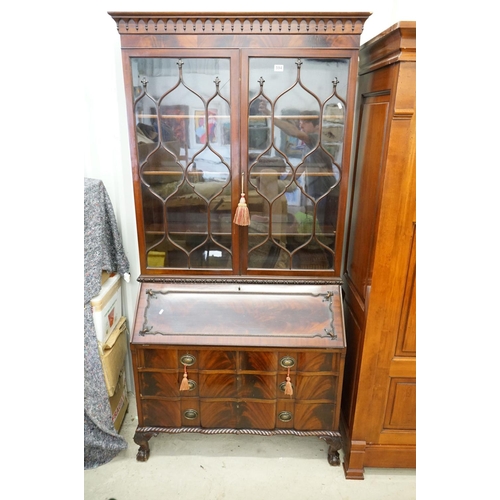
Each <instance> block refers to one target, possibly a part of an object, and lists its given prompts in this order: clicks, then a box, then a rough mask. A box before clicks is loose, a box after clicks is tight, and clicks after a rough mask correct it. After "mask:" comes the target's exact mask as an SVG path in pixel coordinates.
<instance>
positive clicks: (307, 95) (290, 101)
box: [248, 58, 348, 270]
mask: <svg viewBox="0 0 500 500" xmlns="http://www.w3.org/2000/svg"><path fill="white" fill-rule="evenodd" d="M347 77H348V61H347V60H345V59H296V58H293V59H292V58H251V59H250V71H249V88H250V93H249V102H248V110H249V123H248V143H249V154H248V171H249V176H248V182H249V189H248V193H249V208H250V214H251V215H250V220H251V222H250V227H249V249H248V251H249V256H248V262H249V268H263V269H269V268H275V269H276V268H279V269H283V268H284V269H303V270H307V269H311V270H312V269H323V270H333V265H334V260H335V259H334V256H335V254H334V251H335V236H336V227H337V218H338V196H339V192H340V182H341V180H342V147H343V139H344V121H345V98H346V90H347Z"/></svg>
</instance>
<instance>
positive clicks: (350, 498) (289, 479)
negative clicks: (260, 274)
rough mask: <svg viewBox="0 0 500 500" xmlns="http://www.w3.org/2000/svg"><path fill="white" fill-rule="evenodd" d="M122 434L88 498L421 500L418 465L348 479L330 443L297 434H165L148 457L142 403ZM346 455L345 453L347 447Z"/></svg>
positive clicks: (90, 483)
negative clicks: (122, 446) (138, 433)
mask: <svg viewBox="0 0 500 500" xmlns="http://www.w3.org/2000/svg"><path fill="white" fill-rule="evenodd" d="M131 396H132V397H131V404H130V406H129V409H128V412H127V414H126V416H125V420H124V423H123V425H122V428H121V431H120V433H121V434H122V435H123V436H124V437H125V439H126V440H127V442H128V443H129V446H128V448H127V449H126V450H124V451H123V452H121V453H120V454H119V455H118V456H117V457H115V458H114V459H113V460H112V461H111V462H109V463H108V464H105V465H103V466H101V467H98V468H96V469H91V470H86V471H84V488H85V500H109V499H115V500H167V499H171V500H174V499H179V500H181V499H182V500H222V499H224V500H247V499H248V500H250V499H252V500H268V499H272V498H276V499H280V498H282V499H286V500H309V499H310V500H319V499H340V500H414V499H415V498H416V471H415V470H414V469H372V468H367V469H366V470H365V479H364V480H362V481H359V480H349V481H348V480H346V479H345V477H344V472H343V468H342V466H340V467H332V466H330V465H329V463H328V461H327V449H328V446H327V445H326V443H325V442H324V441H322V440H320V439H318V438H315V437H312V438H308V437H307V438H305V437H296V436H271V437H266V436H253V435H227V434H224V435H206V434H158V436H156V437H153V438H152V439H151V440H150V448H151V455H150V458H149V460H148V461H147V462H138V461H137V460H136V458H135V456H136V453H137V450H138V446H137V445H136V444H135V443H134V441H133V436H134V432H135V428H136V426H137V413H136V409H135V401H134V399H133V395H131ZM341 459H342V453H341Z"/></svg>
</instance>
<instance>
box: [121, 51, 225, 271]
mask: <svg viewBox="0 0 500 500" xmlns="http://www.w3.org/2000/svg"><path fill="white" fill-rule="evenodd" d="M131 64H132V78H133V82H134V94H135V95H134V111H135V118H136V137H137V149H138V159H139V174H140V178H141V183H142V197H143V212H144V227H145V238H146V248H147V261H148V267H161V268H163V267H166V268H180V269H196V268H216V269H219V268H222V269H227V268H229V269H231V268H232V243H231V190H230V182H231V160H230V157H231V144H230V127H231V122H230V117H229V110H230V103H229V92H230V81H229V76H230V73H229V59H223V58H208V59H203V58H187V59H178V58H133V59H132V60H131Z"/></svg>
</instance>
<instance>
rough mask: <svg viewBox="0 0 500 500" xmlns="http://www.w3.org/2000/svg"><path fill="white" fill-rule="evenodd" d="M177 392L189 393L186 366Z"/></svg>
mask: <svg viewBox="0 0 500 500" xmlns="http://www.w3.org/2000/svg"><path fill="white" fill-rule="evenodd" d="M179 391H189V383H188V373H187V368H186V365H184V375H183V377H182V382H181V386H180V388H179Z"/></svg>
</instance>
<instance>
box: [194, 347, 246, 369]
mask: <svg viewBox="0 0 500 500" xmlns="http://www.w3.org/2000/svg"><path fill="white" fill-rule="evenodd" d="M236 358H237V352H236V351H223V350H221V351H218V350H200V351H199V353H198V359H197V362H196V363H195V364H194V365H193V368H199V369H200V370H236Z"/></svg>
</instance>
